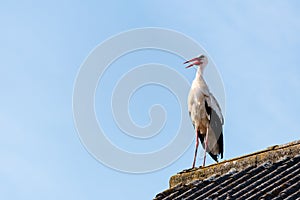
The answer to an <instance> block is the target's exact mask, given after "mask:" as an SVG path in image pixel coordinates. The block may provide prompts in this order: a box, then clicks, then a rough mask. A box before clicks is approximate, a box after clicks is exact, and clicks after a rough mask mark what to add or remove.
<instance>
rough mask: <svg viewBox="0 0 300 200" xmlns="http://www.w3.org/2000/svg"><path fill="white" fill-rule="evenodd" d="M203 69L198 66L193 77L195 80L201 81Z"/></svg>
mask: <svg viewBox="0 0 300 200" xmlns="http://www.w3.org/2000/svg"><path fill="white" fill-rule="evenodd" d="M202 75H203V67H202V66H199V67H198V69H197V73H196V76H195V80H199V81H200V80H203V77H202Z"/></svg>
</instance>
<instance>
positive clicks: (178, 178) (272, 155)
mask: <svg viewBox="0 0 300 200" xmlns="http://www.w3.org/2000/svg"><path fill="white" fill-rule="evenodd" d="M298 154H300V140H296V141H293V142H290V143H287V144H283V145H274V146H271V147H268V148H267V149H265V150H261V151H257V152H254V153H250V154H247V155H243V156H240V157H237V158H232V159H229V160H224V161H222V162H220V163H215V164H212V165H209V166H206V167H199V168H193V169H187V170H183V171H182V172H179V173H178V174H176V175H173V176H172V177H171V178H170V181H169V186H170V189H171V190H172V188H174V187H176V186H181V185H187V184H189V183H192V182H193V181H196V180H204V179H207V178H209V177H212V176H213V177H216V176H220V175H222V174H225V173H230V171H233V170H234V171H241V170H243V169H245V168H247V167H250V166H254V167H255V166H259V165H262V164H265V163H274V162H277V161H279V160H282V159H285V158H286V157H294V156H296V155H298Z"/></svg>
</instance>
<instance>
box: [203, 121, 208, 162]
mask: <svg viewBox="0 0 300 200" xmlns="http://www.w3.org/2000/svg"><path fill="white" fill-rule="evenodd" d="M207 141H208V126H207V128H206V134H205V142H204V144H205V148H204V159H203V167H205V160H206V151H207Z"/></svg>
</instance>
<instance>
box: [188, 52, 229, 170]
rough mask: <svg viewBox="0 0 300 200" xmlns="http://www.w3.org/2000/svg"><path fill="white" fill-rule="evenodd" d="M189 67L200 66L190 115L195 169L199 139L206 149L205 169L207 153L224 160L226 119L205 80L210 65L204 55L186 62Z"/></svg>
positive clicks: (193, 91) (194, 82)
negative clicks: (204, 75) (206, 70)
mask: <svg viewBox="0 0 300 200" xmlns="http://www.w3.org/2000/svg"><path fill="white" fill-rule="evenodd" d="M190 62H191V64H190V65H189V66H187V67H186V68H189V67H192V66H194V65H195V66H198V69H197V73H196V77H195V79H194V81H193V84H192V87H191V90H190V93H189V97H188V109H189V114H190V117H191V120H192V123H193V126H194V128H195V133H196V148H195V155H194V161H193V168H194V167H195V163H196V157H197V151H198V145H199V139H200V141H201V144H202V146H203V148H204V160H203V167H204V166H205V159H206V152H208V153H209V155H210V156H211V157H212V158H213V159H214V160H215V161H216V162H218V156H219V155H221V158H223V130H222V129H223V128H222V125H223V124H224V119H223V116H222V112H221V108H220V106H219V104H218V102H217V100H216V99H215V97H214V96H213V94H212V93H210V91H209V89H208V86H207V84H206V82H205V80H204V78H203V71H204V68H205V67H206V65H207V63H208V59H207V57H206V56H204V55H200V56H199V57H196V58H193V59H191V60H188V61H186V62H185V63H184V64H186V63H190Z"/></svg>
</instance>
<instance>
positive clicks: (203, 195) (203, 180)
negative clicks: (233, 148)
mask: <svg viewBox="0 0 300 200" xmlns="http://www.w3.org/2000/svg"><path fill="white" fill-rule="evenodd" d="M171 199H172V200H179V199H180V200H191V199H193V200H196V199H300V140H299V141H295V142H291V143H288V144H285V145H275V146H272V147H269V148H267V149H266V150H263V151H258V152H255V153H252V154H248V155H245V156H241V157H238V158H234V159H231V160H227V161H226V160H225V161H223V162H220V163H217V164H213V165H210V166H207V167H200V168H196V169H189V170H184V171H182V172H179V173H178V174H176V175H174V176H172V177H171V178H170V189H168V190H166V191H164V192H161V193H159V194H157V195H156V197H155V198H154V200H171Z"/></svg>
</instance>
